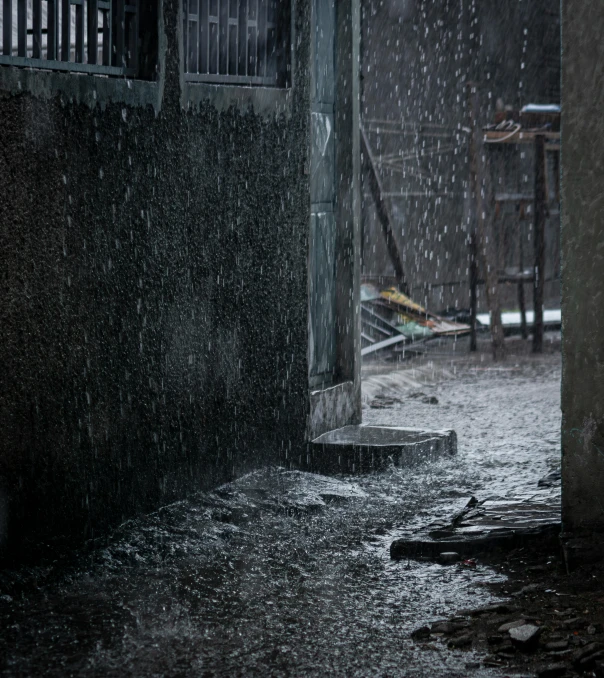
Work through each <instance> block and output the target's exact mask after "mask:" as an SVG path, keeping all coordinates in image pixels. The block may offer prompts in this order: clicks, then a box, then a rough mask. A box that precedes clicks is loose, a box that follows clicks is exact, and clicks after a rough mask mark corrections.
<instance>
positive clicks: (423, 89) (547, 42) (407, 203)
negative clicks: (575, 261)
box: [361, 0, 560, 311]
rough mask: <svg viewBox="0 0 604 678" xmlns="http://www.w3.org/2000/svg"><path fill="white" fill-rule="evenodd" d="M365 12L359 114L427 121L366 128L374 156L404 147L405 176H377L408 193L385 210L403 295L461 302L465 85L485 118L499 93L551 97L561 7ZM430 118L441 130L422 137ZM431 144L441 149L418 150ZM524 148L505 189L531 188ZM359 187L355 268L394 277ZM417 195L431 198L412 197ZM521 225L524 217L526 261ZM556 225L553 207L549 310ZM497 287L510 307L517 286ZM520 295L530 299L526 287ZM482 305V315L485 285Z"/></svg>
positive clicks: (407, 4)
mask: <svg viewBox="0 0 604 678" xmlns="http://www.w3.org/2000/svg"><path fill="white" fill-rule="evenodd" d="M362 16H363V21H362V39H363V46H362V85H363V87H362V96H363V98H362V104H361V115H362V118H363V119H364V120H366V121H367V120H370V119H377V120H399V121H401V122H404V123H407V124H408V125H411V124H413V125H420V124H423V125H425V126H426V127H425V128H424V129H423V130H419V129H417V128H413V129H412V128H411V127H410V126H409V127H408V128H407V129H408V131H407V134H406V135H405V137H404V138H401V137H400V136H395V135H392V134H388V133H386V132H382V133H381V134H376V133H372V134H370V141H371V143H372V145H373V150H374V153H375V155H376V156H378V157H379V156H380V155H388V154H394V153H399V152H401V151H402V152H403V153H405V154H406V155H407V156H408V157H409V160H408V161H407V162H406V172H405V174H404V175H403V174H402V173H401V172H394V171H388V170H387V169H386V168H382V178H383V182H384V189H385V191H387V192H398V193H400V191H401V189H403V191H404V192H405V193H410V195H409V197H405V198H402V199H401V198H393V199H391V213H392V216H393V221H394V232H395V236H396V237H397V240H398V245H399V249H400V250H401V252H402V253H403V256H404V259H405V266H406V274H407V277H408V279H409V283H410V286H411V290H412V294H413V296H414V298H415V299H417V301H419V302H424V303H426V304H427V305H428V307H429V308H430V309H432V310H434V311H438V310H439V309H442V308H444V307H446V306H449V305H455V306H457V307H458V308H463V307H466V308H467V307H468V306H469V303H470V302H469V285H468V278H469V275H468V266H469V256H468V242H467V237H468V232H469V229H468V224H467V214H468V203H467V200H466V198H465V197H464V196H465V193H466V191H467V185H468V163H467V152H468V151H467V142H466V140H467V136H466V134H465V133H464V132H462V131H461V130H460V129H459V128H460V127H463V126H466V125H467V124H468V114H467V110H466V91H465V85H466V82H468V81H474V82H477V83H478V85H479V92H480V100H481V112H480V121H481V123H484V124H486V123H488V122H491V121H492V120H493V117H494V113H495V107H496V104H497V100H500V101H501V103H502V104H503V105H504V106H511V107H513V108H516V109H518V108H520V107H522V106H523V105H525V104H527V103H558V102H559V97H560V85H559V79H560V35H559V2H558V0H535V1H533V2H518V1H515V2H499V3H496V2H472V0H462V1H460V0H365V1H364V2H363V15H362ZM431 125H436V126H440V127H433V128H432V130H433V131H434V134H435V136H428V135H427V132H428V131H429V129H430V126H431ZM367 126H368V127H371V125H369V124H367ZM373 127H374V128H375V125H374V126H373ZM383 127H384V126H383ZM438 144H440V148H441V149H443V151H444V152H442V153H439V154H432V155H431V154H430V153H426V149H430V148H431V147H435V146H437V145H438ZM522 150H523V151H524V154H525V156H524V158H521V157H519V156H520V151H518V153H515V154H514V156H513V157H511V156H510V157H509V158H508V162H507V163H506V168H505V175H506V178H507V184H508V185H507V186H506V190H509V191H510V192H514V193H516V192H523V193H532V192H533V153H532V149H531V148H528V147H527V148H525V149H522ZM497 179H498V177H497ZM363 183H364V188H363V196H364V205H363V236H364V237H363V269H362V273H363V275H372V274H373V275H376V274H377V275H383V274H385V275H392V274H393V273H394V269H393V267H392V265H391V263H390V261H389V257H388V254H387V250H386V247H385V244H384V238H383V235H382V232H381V229H380V226H379V222H378V221H377V218H376V213H375V207H374V205H373V201H372V199H371V197H370V195H369V189H368V184H367V181H364V182H363ZM497 190H500V189H499V188H497ZM422 193H424V194H425V193H428V194H430V195H429V196H425V195H418V194H422ZM553 207H554V206H553V205H552V208H553ZM530 227H531V223H530V222H525V224H524V226H523V229H524V235H525V237H526V245H527V247H525V251H528V256H532V235H531V234H530V232H529V229H530ZM504 229H506V230H508V231H513V230H515V231H516V234H517V232H518V231H517V222H516V221H515V219H514V214H513V213H512V214H511V215H508V216H506V217H505V225H504V226H502V227H501V228H500V229H498V231H501V232H503V230H504ZM558 230H559V216H558V215H557V214H555V213H552V215H551V218H550V219H548V225H547V234H546V238H547V243H546V251H547V257H546V259H547V270H546V278H547V279H549V280H551V282H547V283H546V290H545V293H546V305H553V304H555V305H557V304H558V303H559V280H558V278H559V240H558ZM510 235H511V234H510ZM516 237H517V236H516ZM528 256H525V264H528V263H530V260H529V259H528ZM518 259H519V257H518V253H517V251H516V252H515V251H513V250H512V249H510V250H509V256H508V260H507V261H505V262H503V261H502V267H504V266H511V265H518ZM446 283H452V284H446ZM502 293H503V295H504V307H507V308H509V307H510V306H511V307H515V306H516V303H517V302H516V295H517V292H516V286H515V285H513V286H512V285H510V286H505V285H504V286H502ZM526 295H527V299H528V300H529V301H530V300H532V294H531V289H530V285H527V286H526ZM479 305H480V307H481V308H482V309H483V310H486V298H485V295H484V288H482V287H481V288H479ZM550 307H551V306H550Z"/></svg>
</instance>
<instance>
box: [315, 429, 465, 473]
mask: <svg viewBox="0 0 604 678" xmlns="http://www.w3.org/2000/svg"><path fill="white" fill-rule="evenodd" d="M456 453H457V434H456V433H455V431H452V430H443V431H426V430H423V429H417V428H403V427H399V426H344V427H343V428H338V429H335V430H334V431H328V432H327V433H324V434H323V435H321V436H319V437H318V438H316V439H315V440H313V441H312V443H311V444H310V453H309V460H308V461H309V465H310V468H311V470H312V471H314V472H315V473H328V474H329V473H344V474H357V473H367V472H371V471H382V470H384V469H386V468H388V466H390V465H391V464H392V465H394V466H400V467H405V466H413V465H415V464H418V463H421V462H423V461H429V460H432V459H435V458H437V457H440V456H443V455H450V454H456Z"/></svg>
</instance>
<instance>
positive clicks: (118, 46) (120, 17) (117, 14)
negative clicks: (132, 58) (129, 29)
mask: <svg viewBox="0 0 604 678" xmlns="http://www.w3.org/2000/svg"><path fill="white" fill-rule="evenodd" d="M125 5H126V2H125V0H113V44H114V52H113V65H114V66H117V67H118V68H124V66H125V63H126V61H125V59H124V47H125V44H124V39H125V35H124V34H125V32H126V16H125V14H126V12H125V9H126V8H125Z"/></svg>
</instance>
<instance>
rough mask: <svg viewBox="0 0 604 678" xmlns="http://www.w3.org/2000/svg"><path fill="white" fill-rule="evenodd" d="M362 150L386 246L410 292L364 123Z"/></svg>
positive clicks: (399, 279) (404, 288) (403, 289)
mask: <svg viewBox="0 0 604 678" xmlns="http://www.w3.org/2000/svg"><path fill="white" fill-rule="evenodd" d="M361 150H362V152H363V160H364V165H365V168H366V169H367V172H368V173H369V188H370V190H371V196H372V198H373V202H374V203H375V208H376V210H377V215H378V219H379V220H380V224H381V226H382V232H383V233H384V239H385V240H386V247H387V248H388V254H389V255H390V261H392V265H393V266H394V273H395V275H396V279H397V282H398V284H399V287H400V289H401V292H403V293H404V294H408V293H409V288H408V284H407V278H406V276H405V271H404V268H403V259H402V257H401V253H400V252H399V249H398V245H397V242H396V238H395V236H394V233H393V232H392V222H391V220H390V213H389V211H388V207H387V205H386V202H385V200H384V196H383V193H384V191H383V188H382V181H381V179H380V176H379V174H378V172H377V168H376V166H375V160H374V158H373V154H372V152H371V148H370V146H369V141H368V139H367V135H366V133H365V130H364V128H363V126H362V125H361Z"/></svg>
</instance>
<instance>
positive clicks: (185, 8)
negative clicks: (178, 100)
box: [182, 0, 190, 73]
mask: <svg viewBox="0 0 604 678" xmlns="http://www.w3.org/2000/svg"><path fill="white" fill-rule="evenodd" d="M182 40H183V50H182V52H183V55H184V67H185V73H188V72H189V49H190V47H189V1H188V0H182Z"/></svg>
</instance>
